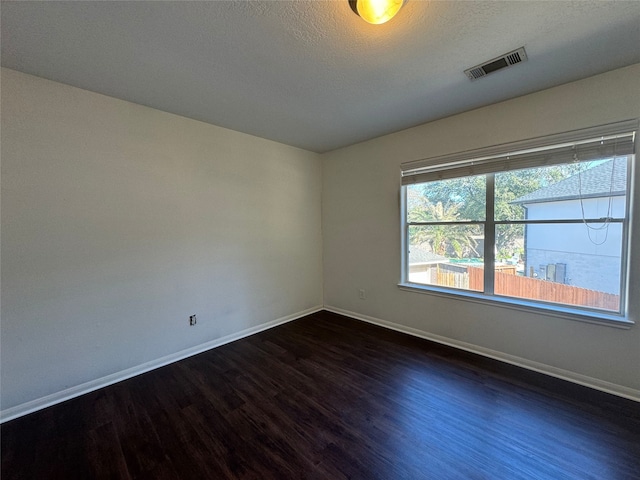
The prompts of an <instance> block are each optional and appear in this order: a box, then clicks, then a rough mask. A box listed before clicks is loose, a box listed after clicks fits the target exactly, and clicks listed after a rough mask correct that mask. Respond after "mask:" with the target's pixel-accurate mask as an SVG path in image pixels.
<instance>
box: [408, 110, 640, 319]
mask: <svg viewBox="0 0 640 480" xmlns="http://www.w3.org/2000/svg"><path fill="white" fill-rule="evenodd" d="M623 131H624V132H625V134H628V133H629V132H632V151H631V152H630V153H628V154H625V155H626V156H627V159H626V162H627V184H626V199H625V202H626V206H625V216H624V218H622V217H613V218H612V219H611V223H621V224H622V245H621V249H622V250H621V264H620V266H621V270H620V307H619V311H618V312H613V311H607V310H599V309H595V308H589V307H583V306H579V305H566V304H558V303H553V302H546V301H544V300H529V299H524V298H518V297H510V296H505V295H496V294H495V291H494V290H495V289H494V287H495V285H494V278H495V275H494V271H495V253H494V252H495V246H496V226H498V225H528V224H536V223H538V224H540V223H542V224H550V223H559V224H576V223H583V222H584V221H586V222H590V223H598V222H601V219H592V218H588V219H582V218H580V219H562V220H529V219H518V220H495V208H494V207H495V205H494V196H495V176H496V174H498V173H500V171H513V170H520V169H521V167H519V166H517V165H516V166H515V168H511V169H508V170H504V169H503V170H496V171H493V172H486V171H485V172H482V173H480V174H482V175H485V178H486V193H485V195H486V205H485V207H486V214H485V219H484V220H479V221H476V220H474V221H459V222H456V221H450V222H410V221H408V218H407V200H408V199H407V187H408V185H410V184H411V183H409V182H405V181H404V180H405V179H404V178H403V181H402V182H401V186H400V214H401V245H402V252H401V280H400V282H399V284H398V286H399V288H400V289H401V290H405V291H412V292H419V293H426V294H431V295H437V296H445V297H449V298H451V297H454V298H458V299H463V300H467V301H472V302H479V303H483V304H490V305H500V306H504V307H507V308H513V309H517V310H521V311H527V312H534V313H537V314H541V313H543V314H546V315H549V316H554V317H560V318H567V319H570V320H580V321H586V322H589V323H597V324H604V325H608V326H613V327H618V328H629V327H630V326H631V325H633V324H634V323H635V322H633V321H632V320H631V319H630V318H629V305H628V294H629V274H630V263H629V253H630V248H631V245H630V243H631V242H630V241H631V235H630V225H631V221H632V217H633V212H632V203H633V201H632V196H633V193H634V192H633V190H634V188H633V176H634V169H635V163H636V162H635V151H633V149H634V146H635V144H634V143H633V141H634V140H635V137H637V132H638V120H630V121H629V120H627V121H624V122H618V123H615V124H609V125H604V126H600V127H593V128H589V129H582V130H578V131H573V132H567V133H563V134H558V135H550V136H546V137H539V138H535V139H531V140H525V141H521V142H514V143H510V144H504V145H499V146H496V147H489V148H483V149H478V150H473V151H467V152H462V153H459V154H453V155H447V156H444V157H435V158H429V159H421V160H417V161H412V162H406V163H403V164H402V165H401V174H402V177H405V176H407V175H413V174H414V173H413V172H416V171H418V172H419V171H424V170H428V171H429V172H430V173H429V174H430V175H433V172H436V173H437V172H438V171H439V168H442V169H443V171H444V170H447V169H450V168H451V165H455V166H458V165H463V166H464V165H465V164H468V165H474V162H477V163H480V161H489V162H490V161H492V159H494V158H499V157H504V156H505V153H506V152H521V151H527V152H534V153H535V152H536V151H539V150H544V149H545V148H549V149H553V148H554V147H556V146H558V145H562V144H570V143H571V142H572V141H576V142H577V141H580V140H582V139H587V138H595V137H598V136H600V135H602V136H603V137H604V136H605V135H615V134H617V133H622V132H623ZM572 139H573V140H572ZM622 156H624V155H619V156H618V158H620V157H622ZM478 159H479V160H480V161H478ZM454 168H455V167H454ZM481 168H482V167H481ZM484 168H486V167H484ZM525 168H526V167H525ZM475 175H478V174H475ZM470 176H474V174H473V173H471V174H466V175H465V174H463V175H457V176H453V177H452V176H449V177H446V178H463V177H470ZM416 178H417V177H416ZM429 181H437V179H429V180H423V181H419V180H418V181H415V183H420V184H421V183H427V182H429ZM434 224H446V225H461V224H481V225H483V226H484V287H483V288H484V290H483V292H477V291H473V290H464V289H459V288H455V287H444V286H437V285H428V284H421V283H413V282H410V281H409V228H410V227H415V226H428V225H434Z"/></svg>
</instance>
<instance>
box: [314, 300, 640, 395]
mask: <svg viewBox="0 0 640 480" xmlns="http://www.w3.org/2000/svg"><path fill="white" fill-rule="evenodd" d="M324 309H325V310H327V311H329V312H333V313H338V314H340V315H344V316H346V317H350V318H354V319H356V320H361V321H363V322H367V323H372V324H374V325H378V326H380V327H385V328H389V329H391V330H396V331H398V332H402V333H406V334H409V335H413V336H415V337H420V338H424V339H426V340H431V341H433V342H437V343H441V344H444V345H448V346H450V347H454V348H459V349H461V350H466V351H467V352H471V353H477V354H478V355H482V356H484V357H489V358H493V359H495V360H499V361H501V362H505V363H509V364H511V365H516V366H518V367H522V368H526V369H528V370H533V371H534V372H539V373H544V374H546V375H549V376H552V377H556V378H560V379H562V380H567V381H569V382H573V383H577V384H579V385H583V386H585V387H590V388H593V389H595V390H600V391H602V392H606V393H611V394H613V395H617V396H619V397H624V398H628V399H629V400H635V401H636V402H640V390H636V389H633V388H629V387H624V386H622V385H617V384H615V383H610V382H606V381H604V380H599V379H597V378H592V377H588V376H586V375H582V374H580V373H575V372H571V371H569V370H563V369H561V368H556V367H552V366H550V365H545V364H544V363H538V362H534V361H532V360H527V359H526V358H521V357H516V356H514V355H509V354H506V353H502V352H498V351H496V350H491V349H489V348H484V347H479V346H477V345H473V344H471V343H466V342H461V341H459V340H454V339H451V338H447V337H442V336H440V335H435V334H432V333H427V332H424V331H422V330H418V329H416V328H411V327H406V326H404V325H400V324H397V323H393V322H389V321H386V320H381V319H379V318H375V317H370V316H368V315H362V314H360V313H356V312H351V311H349V310H343V309H342V308H338V307H332V306H329V305H325V307H324Z"/></svg>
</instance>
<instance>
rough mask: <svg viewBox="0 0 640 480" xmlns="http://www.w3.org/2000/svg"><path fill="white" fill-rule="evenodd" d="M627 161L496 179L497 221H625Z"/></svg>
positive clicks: (534, 170) (502, 175) (531, 171)
mask: <svg viewBox="0 0 640 480" xmlns="http://www.w3.org/2000/svg"><path fill="white" fill-rule="evenodd" d="M626 192H627V158H626V157H618V158H616V159H615V160H614V159H603V160H598V161H591V162H581V163H572V164H565V165H555V166H551V167H540V168H530V169H526V170H516V171H510V172H502V173H498V174H496V177H495V218H496V220H524V219H529V220H552V219H582V218H603V217H612V218H622V217H624V216H625V208H626Z"/></svg>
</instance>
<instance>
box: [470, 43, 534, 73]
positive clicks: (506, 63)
mask: <svg viewBox="0 0 640 480" xmlns="http://www.w3.org/2000/svg"><path fill="white" fill-rule="evenodd" d="M526 60H527V53H526V52H525V51H524V47H521V48H519V49H517V50H514V51H513V52H509V53H505V54H504V55H501V56H499V57H498V58H494V59H493V60H489V61H488V62H485V63H483V64H482V65H476V66H475V67H471V68H469V69H467V70H465V71H464V73H465V75H466V76H467V77H469V80H477V79H478V78H482V77H485V76H487V75H489V74H490V73H492V72H495V71H497V70H501V69H503V68H506V67H510V66H511V65H515V64H516V63H522V62H525V61H526Z"/></svg>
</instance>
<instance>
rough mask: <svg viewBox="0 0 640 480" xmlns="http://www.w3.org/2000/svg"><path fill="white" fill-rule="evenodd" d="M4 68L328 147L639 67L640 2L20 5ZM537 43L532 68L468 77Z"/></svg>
mask: <svg viewBox="0 0 640 480" xmlns="http://www.w3.org/2000/svg"><path fill="white" fill-rule="evenodd" d="M1 15H2V65H3V66H6V67H9V68H13V69H16V70H20V71H23V72H26V73H31V74H34V75H38V76H41V77H44V78H49V79H52V80H56V81H59V82H62V83H66V84H69V85H74V86H77V87H80V88H84V89H87V90H92V91H95V92H100V93H103V94H106V95H110V96H113V97H117V98H121V99H124V100H128V101H131V102H135V103H139V104H142V105H147V106H150V107H154V108H157V109H160V110H164V111H167V112H172V113H176V114H179V115H184V116H186V117H191V118H194V119H198V120H202V121H205V122H209V123H212V124H215V125H220V126H223V127H228V128H231V129H234V130H238V131H241V132H246V133H250V134H253V135H257V136H260V137H264V138H269V139H272V140H276V141H279V142H283V143H286V144H289V145H295V146H298V147H302V148H305V149H308V150H312V151H316V152H324V151H328V150H332V149H335V148H338V147H342V146H346V145H350V144H353V143H357V142H359V141H363V140H367V139H370V138H373V137H376V136H379V135H382V134H386V133H390V132H394V131H398V130H401V129H404V128H407V127H411V126H414V125H418V124H421V123H424V122H427V121H431V120H435V119H438V118H442V117H445V116H448V115H452V114H455V113H459V112H462V111H466V110H469V109H472V108H476V107H480V106H483V105H487V104H490V103H495V102H497V101H501V100H506V99H508V98H512V97H516V96H520V95H524V94H527V93H531V92H534V91H537V90H542V89H544V88H548V87H551V86H554V85H559V84H562V83H566V82H570V81H573V80H577V79H580V78H585V77H588V76H591V75H595V74H598V73H601V72H604V71H607V70H612V69H615V68H619V67H623V66H626V65H630V64H633V63H638V62H640V2H638V1H631V2H624V1H616V2H608V1H571V2H569V1H558V0H556V1H541V2H535V1H509V2H505V1H483V0H478V1H420V0H410V1H409V2H408V3H407V4H406V5H405V7H404V8H403V9H402V10H401V11H400V13H399V14H398V16H397V17H396V18H394V19H392V20H391V21H390V22H389V23H387V24H384V25H369V24H367V23H365V22H364V21H362V20H361V19H359V18H358V17H357V16H356V15H355V14H354V13H353V12H352V11H351V10H350V8H349V5H348V2H347V0H340V1H241V0H238V1H227V2H225V1H205V2H183V1H175V2H151V1H142V2H133V1H126V2H115V1H105V2H100V1H91V2H78V1H67V2H53V1H46V2H21V1H19V2H6V1H3V2H2V4H1ZM523 45H524V46H525V48H526V50H527V54H528V56H529V61H528V62H526V63H523V64H519V65H516V66H514V67H513V68H510V69H506V70H503V71H500V72H496V73H495V74H492V75H490V76H488V77H485V78H483V79H480V80H478V81H475V82H470V81H469V80H468V79H467V77H466V76H465V75H464V73H463V70H464V69H466V68H468V67H471V66H474V65H476V64H478V63H481V62H483V61H486V60H490V59H492V58H493V57H495V56H498V55H500V54H502V53H505V52H507V51H510V50H513V49H515V48H518V47H521V46H523Z"/></svg>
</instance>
